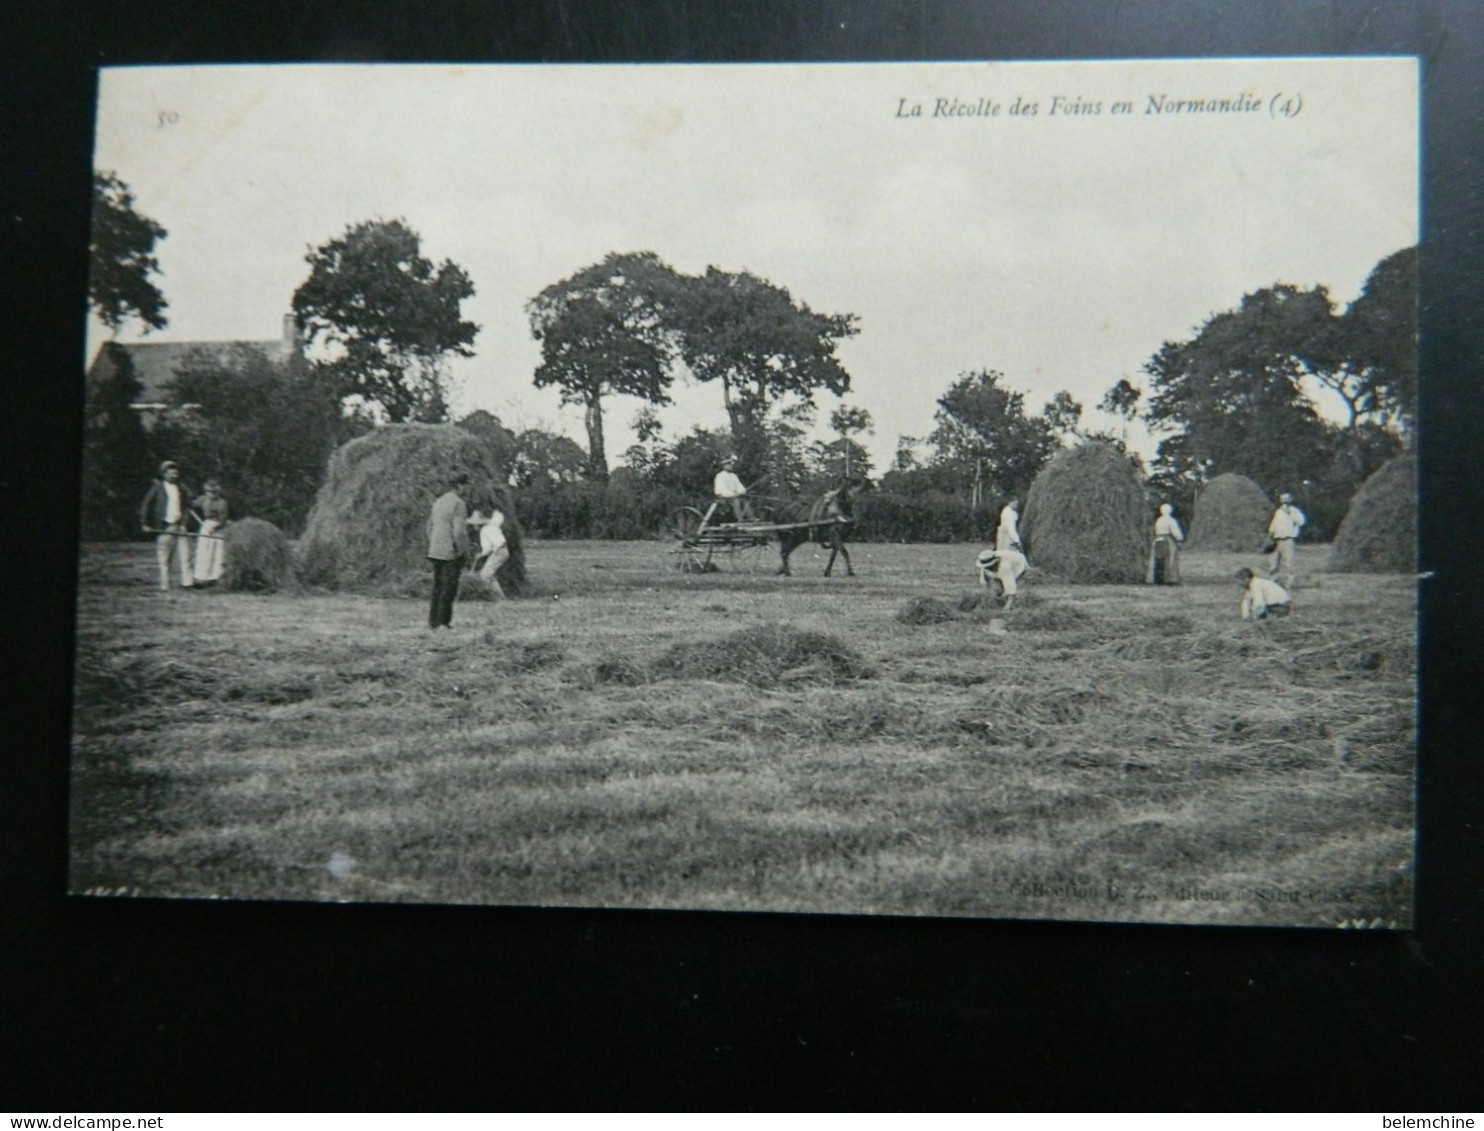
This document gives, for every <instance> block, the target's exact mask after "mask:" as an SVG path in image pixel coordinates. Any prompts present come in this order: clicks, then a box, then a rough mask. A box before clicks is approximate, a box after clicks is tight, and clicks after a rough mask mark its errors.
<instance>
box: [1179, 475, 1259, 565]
mask: <svg viewBox="0 0 1484 1131" xmlns="http://www.w3.org/2000/svg"><path fill="white" fill-rule="evenodd" d="M1272 517H1273V503H1272V501H1271V500H1270V499H1269V498H1268V497H1267V495H1266V494H1264V493H1263V489H1262V488H1261V487H1259V486H1258V485H1257V484H1256V483H1254V482H1253V481H1252V480H1250V479H1248V478H1247V477H1246V476H1245V475H1236V474H1233V473H1231V472H1228V473H1227V474H1225V475H1218V476H1217V477H1216V478H1215V479H1213V480H1211V482H1209V483H1207V484H1206V485H1205V486H1204V487H1202V488H1201V490H1200V492H1199V494H1197V495H1196V497H1195V514H1193V515H1192V516H1191V520H1190V530H1189V531H1188V532H1187V535H1188V537H1187V543H1188V546H1189V548H1190V549H1192V550H1226V551H1228V552H1230V553H1236V554H1255V553H1258V552H1259V551H1260V550H1261V549H1262V548H1263V544H1264V543H1266V542H1267V540H1268V523H1269V521H1271V520H1272Z"/></svg>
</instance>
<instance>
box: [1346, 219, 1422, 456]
mask: <svg viewBox="0 0 1484 1131" xmlns="http://www.w3.org/2000/svg"><path fill="white" fill-rule="evenodd" d="M1344 332H1345V338H1346V341H1347V344H1348V355H1349V357H1350V360H1351V364H1352V365H1353V366H1354V368H1355V369H1356V370H1358V371H1359V373H1360V374H1361V382H1362V385H1363V388H1364V391H1365V394H1366V395H1367V396H1368V397H1369V398H1370V403H1371V405H1372V411H1373V414H1374V416H1375V417H1376V421H1377V423H1379V424H1381V425H1383V426H1385V427H1389V428H1391V429H1393V430H1394V431H1397V432H1399V433H1400V434H1401V435H1403V436H1404V437H1405V436H1408V435H1409V434H1410V432H1411V429H1412V424H1413V421H1414V420H1415V419H1416V416H1417V249H1416V248H1415V247H1409V248H1405V249H1403V250H1402V251H1398V252H1396V253H1395V254H1393V255H1388V256H1387V257H1386V258H1385V259H1383V260H1381V262H1380V263H1378V264H1376V266H1375V268H1374V270H1372V271H1371V274H1370V277H1369V278H1368V279H1367V280H1366V283H1365V288H1364V289H1363V290H1362V291H1361V293H1360V297H1359V298H1357V299H1356V300H1355V301H1354V302H1353V303H1351V304H1350V307H1349V309H1348V310H1346V311H1345V315H1344Z"/></svg>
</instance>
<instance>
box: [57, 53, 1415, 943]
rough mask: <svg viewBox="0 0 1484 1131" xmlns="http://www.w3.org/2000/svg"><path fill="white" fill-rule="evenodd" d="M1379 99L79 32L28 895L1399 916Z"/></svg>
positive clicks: (1409, 831) (1391, 286)
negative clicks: (65, 331) (80, 284)
mask: <svg viewBox="0 0 1484 1131" xmlns="http://www.w3.org/2000/svg"><path fill="white" fill-rule="evenodd" d="M1418 99H1419V91H1418V64H1417V60H1415V59H1413V58H1338V59H1230V60H1202V61H1189V60H1185V61H1181V60H1168V61H1154V60H1146V61H1137V62H1097V63H1085V62H1084V63H1015V64H999V63H981V64H970V63H952V64H845V65H773V66H757V65H687V66H669V65H664V66H661V65H654V66H383V65H341V66H250V67H196V66H190V67H143V68H124V69H108V70H104V71H103V72H102V73H101V76H100V83H99V104H98V124H97V143H96V161H95V171H94V185H93V193H94V208H93V230H92V274H91V283H90V289H89V295H88V300H89V304H90V312H91V314H90V326H91V329H90V333H89V340H88V342H87V344H86V356H85V358H84V360H83V365H84V373H83V374H82V379H83V380H85V381H86V390H87V413H86V422H85V428H86V433H85V438H84V459H85V466H84V468H83V483H84V488H83V495H82V499H81V513H82V524H83V543H82V545H81V547H80V555H81V559H80V572H79V578H80V580H79V592H78V614H77V615H78V622H77V640H78V652H77V685H76V700H75V701H76V708H75V718H74V727H73V737H74V741H73V764H72V788H71V823H70V832H69V836H70V860H71V864H70V868H71V890H72V892H73V893H74V894H77V895H87V896H137V897H151V898H183V899H240V900H309V901H357V902H378V903H389V902H396V903H458V904H484V905H523V906H569V907H594V908H596V907H621V908H670V909H700V910H722V911H788V912H824V913H847V914H872V915H894V916H973V917H982V918H1000V919H1060V920H1076V921H1110V922H1158V923H1187V924H1225V925H1282V926H1296V927H1311V928H1346V927H1348V928H1354V927H1367V928H1378V927H1380V928H1406V927H1408V926H1410V924H1411V916H1412V891H1413V868H1414V852H1413V842H1414V836H1415V816H1414V814H1415V805H1414V786H1415V742H1416V726H1417V720H1416V670H1417V658H1416V588H1417V582H1418V576H1419V574H1418V570H1419V568H1420V566H1419V563H1418V562H1417V558H1416V533H1415V532H1416V514H1417V498H1416V494H1417V486H1416V484H1417V477H1416V456H1415V449H1416V445H1417V436H1416V435H1415V426H1414V422H1415V420H1416V417H1417V398H1418V373H1417V362H1416V318H1417V313H1416V311H1417V304H1416V287H1417V282H1416V273H1417V265H1416V247H1417V244H1418V241H1419V213H1418V150H1419V138H1418V105H1419V102H1418Z"/></svg>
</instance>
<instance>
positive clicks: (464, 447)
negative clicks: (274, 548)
mask: <svg viewBox="0 0 1484 1131" xmlns="http://www.w3.org/2000/svg"><path fill="white" fill-rule="evenodd" d="M457 472H464V473H465V474H466V475H468V476H469V485H468V487H467V489H466V490H465V492H464V500H465V501H466V502H467V503H468V504H469V506H470V510H471V512H472V510H473V508H474V507H475V506H477V505H478V503H479V501H480V500H481V499H486V498H489V499H493V500H495V502H496V505H498V506H499V508H500V509H501V510H502V511H503V512H504V513H505V537H506V540H507V542H508V544H509V549H510V560H509V561H507V562H506V563H505V564H504V565H503V566H502V567H501V568H500V572H499V574H498V577H499V581H500V586H501V588H503V589H504V590H505V592H506V593H508V594H512V595H514V594H520V593H523V592H525V591H526V588H527V581H526V560H525V550H524V547H523V545H522V538H521V530H520V523H519V522H517V521H516V517H515V510H514V508H513V506H512V505H511V501H510V495H509V491H508V490H507V489H506V487H505V480H504V476H503V474H502V471H501V469H500V468H498V467H496V466H495V462H494V457H493V455H492V453H491V449H490V446H489V444H487V443H486V442H485V441H484V440H483V439H481V438H480V437H478V436H475V435H473V434H471V433H470V432H467V431H465V430H464V429H462V428H459V427H457V426H455V425H452V424H389V425H387V426H386V427H384V428H378V429H376V430H375V431H374V432H370V433H367V434H366V435H364V436H361V437H358V438H357V439H354V440H352V441H350V443H348V444H346V445H345V446H344V447H342V448H341V449H340V450H339V451H337V452H336V453H335V454H334V455H333V456H332V457H331V458H330V471H329V475H328V477H327V478H326V480H325V483H324V486H322V487H321V488H320V490H319V494H318V495H317V496H316V497H315V500H314V508H313V509H312V510H311V511H310V512H309V521H308V523H307V524H306V525H305V528H304V537H303V538H302V539H301V540H300V543H299V560H300V576H301V577H302V578H303V579H304V580H305V581H306V582H308V583H310V584H312V585H322V586H325V587H326V588H330V589H357V590H363V591H366V590H370V591H382V592H394V591H396V590H397V588H398V587H399V586H402V585H406V584H407V583H408V579H409V578H410V577H414V576H419V575H424V574H426V573H427V572H428V563H427V553H428V533H427V530H428V512H429V511H430V510H431V508H432V506H433V500H434V499H436V498H437V497H438V496H439V495H441V494H442V493H443V492H444V491H445V490H447V489H448V483H449V480H450V479H451V478H452V477H453V476H454V475H455V474H456V473H457ZM471 534H472V531H471Z"/></svg>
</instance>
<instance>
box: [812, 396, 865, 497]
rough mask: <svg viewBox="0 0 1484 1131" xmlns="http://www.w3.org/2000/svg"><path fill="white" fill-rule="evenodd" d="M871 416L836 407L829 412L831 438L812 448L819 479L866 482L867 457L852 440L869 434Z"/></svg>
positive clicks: (856, 410)
mask: <svg viewBox="0 0 1484 1131" xmlns="http://www.w3.org/2000/svg"><path fill="white" fill-rule="evenodd" d="M871 423H872V421H871V414H870V413H869V412H868V411H866V410H865V409H863V408H856V407H854V406H852V405H844V404H842V405H840V406H839V407H837V408H836V409H835V410H834V411H833V412H831V413H830V428H831V429H832V430H833V431H834V433H835V439H834V440H831V441H829V442H828V443H824V442H817V443H816V444H815V445H814V452H813V457H814V458H813V463H814V467H815V474H816V476H817V477H818V478H819V479H821V480H830V479H833V480H839V479H840V478H842V477H844V478H849V479H858V480H866V479H869V478H870V477H871V471H872V467H871V454H870V453H869V452H867V451H866V449H865V447H864V446H863V445H862V444H861V443H860V442H859V441H857V440H856V439H855V437H856V436H858V435H860V434H861V433H862V432H866V433H869V432H870V431H871Z"/></svg>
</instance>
